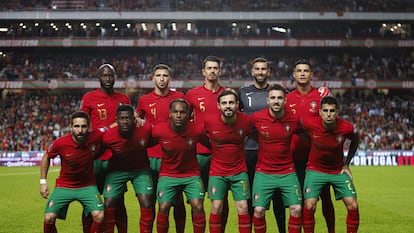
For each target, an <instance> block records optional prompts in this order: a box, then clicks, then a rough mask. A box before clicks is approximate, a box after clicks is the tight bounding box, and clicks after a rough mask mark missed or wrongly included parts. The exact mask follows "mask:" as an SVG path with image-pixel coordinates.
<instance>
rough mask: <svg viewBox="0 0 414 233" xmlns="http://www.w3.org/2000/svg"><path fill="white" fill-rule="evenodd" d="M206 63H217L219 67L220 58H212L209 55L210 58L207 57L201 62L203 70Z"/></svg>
mask: <svg viewBox="0 0 414 233" xmlns="http://www.w3.org/2000/svg"><path fill="white" fill-rule="evenodd" d="M208 61H212V62H217V63H218V64H219V67H220V66H221V65H220V63H221V60H220V58H218V57H216V56H212V55H210V56H207V57H206V58H204V60H203V66H202V68H203V69H204V67H206V63H207V62H208Z"/></svg>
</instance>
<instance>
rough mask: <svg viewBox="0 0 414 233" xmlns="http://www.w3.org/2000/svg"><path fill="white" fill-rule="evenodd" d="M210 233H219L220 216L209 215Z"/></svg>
mask: <svg viewBox="0 0 414 233" xmlns="http://www.w3.org/2000/svg"><path fill="white" fill-rule="evenodd" d="M209 225H210V233H220V232H221V215H219V214H213V213H210V221H209Z"/></svg>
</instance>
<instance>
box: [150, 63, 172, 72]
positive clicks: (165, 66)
mask: <svg viewBox="0 0 414 233" xmlns="http://www.w3.org/2000/svg"><path fill="white" fill-rule="evenodd" d="M157 70H168V72H170V73H171V67H169V66H168V65H166V64H161V63H160V64H158V65H155V66H154V68H152V73H155V71H157Z"/></svg>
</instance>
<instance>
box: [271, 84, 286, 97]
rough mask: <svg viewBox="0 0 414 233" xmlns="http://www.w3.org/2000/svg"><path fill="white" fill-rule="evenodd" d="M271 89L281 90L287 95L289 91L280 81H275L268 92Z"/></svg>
mask: <svg viewBox="0 0 414 233" xmlns="http://www.w3.org/2000/svg"><path fill="white" fill-rule="evenodd" d="M270 91H281V92H283V94H285V95H286V94H287V93H288V91H287V90H286V88H285V87H284V86H282V85H280V84H278V83H275V84H272V85H270V86H269V87H268V88H267V92H270Z"/></svg>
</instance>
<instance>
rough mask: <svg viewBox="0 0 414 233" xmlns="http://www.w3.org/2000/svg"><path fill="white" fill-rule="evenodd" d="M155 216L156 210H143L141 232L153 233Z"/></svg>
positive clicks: (140, 223)
mask: <svg viewBox="0 0 414 233" xmlns="http://www.w3.org/2000/svg"><path fill="white" fill-rule="evenodd" d="M152 216H154V208H141V217H140V219H139V232H142V233H151V232H152V224H153V220H154V219H153V217H152Z"/></svg>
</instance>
